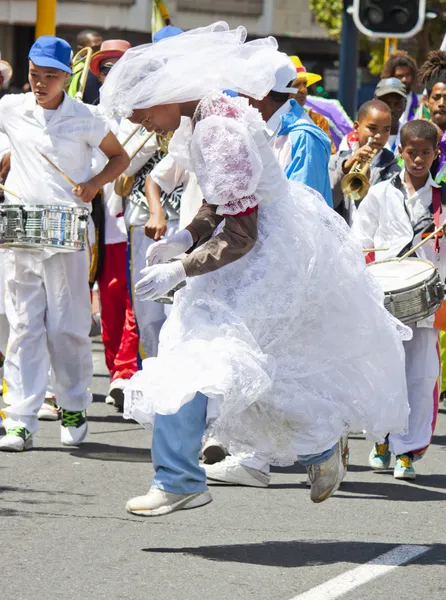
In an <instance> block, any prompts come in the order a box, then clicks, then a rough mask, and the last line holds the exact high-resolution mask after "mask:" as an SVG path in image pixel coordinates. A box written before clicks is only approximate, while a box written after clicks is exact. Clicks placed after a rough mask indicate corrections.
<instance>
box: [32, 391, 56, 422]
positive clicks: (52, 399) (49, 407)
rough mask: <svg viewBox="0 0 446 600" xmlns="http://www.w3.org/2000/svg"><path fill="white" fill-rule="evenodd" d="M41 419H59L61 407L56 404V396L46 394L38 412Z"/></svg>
mask: <svg viewBox="0 0 446 600" xmlns="http://www.w3.org/2000/svg"><path fill="white" fill-rule="evenodd" d="M37 418H38V419H39V421H57V419H58V418H59V409H58V408H57V404H56V396H45V400H44V402H43V404H42V406H41V407H40V410H39V412H38V413H37Z"/></svg>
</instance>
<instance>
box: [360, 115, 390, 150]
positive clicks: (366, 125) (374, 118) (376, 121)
mask: <svg viewBox="0 0 446 600" xmlns="http://www.w3.org/2000/svg"><path fill="white" fill-rule="evenodd" d="M391 127H392V117H391V116H390V114H389V113H388V112H387V111H383V110H378V109H376V108H372V109H371V110H369V112H368V113H367V114H366V115H365V117H363V118H362V119H361V121H359V122H358V121H355V124H354V128H355V130H356V131H357V132H358V137H359V146H360V147H362V146H365V145H366V144H367V141H368V139H369V138H373V142H372V144H371V147H372V148H373V149H374V150H378V151H379V150H382V149H383V147H384V146H385V145H386V144H387V142H388V141H389V135H390V129H391Z"/></svg>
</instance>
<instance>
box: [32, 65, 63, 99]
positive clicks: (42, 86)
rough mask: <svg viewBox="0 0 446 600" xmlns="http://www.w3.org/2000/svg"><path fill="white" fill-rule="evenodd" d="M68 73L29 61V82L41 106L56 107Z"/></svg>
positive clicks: (61, 96)
mask: <svg viewBox="0 0 446 600" xmlns="http://www.w3.org/2000/svg"><path fill="white" fill-rule="evenodd" d="M69 78H70V75H69V74H68V73H65V71H61V70H60V69H54V68H52V67H38V66H37V65H35V64H34V63H33V62H32V61H31V60H30V61H29V83H30V86H31V90H32V92H33V94H34V96H35V98H36V102H37V104H40V106H41V107H42V108H47V109H50V110H54V109H56V108H57V107H58V106H59V104H60V103H61V102H62V99H63V89H64V87H65V85H66V83H67V82H68V80H69Z"/></svg>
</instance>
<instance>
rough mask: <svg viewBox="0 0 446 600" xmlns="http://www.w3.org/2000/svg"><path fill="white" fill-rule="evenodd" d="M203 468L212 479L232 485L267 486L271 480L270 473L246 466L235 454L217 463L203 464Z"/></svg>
mask: <svg viewBox="0 0 446 600" xmlns="http://www.w3.org/2000/svg"><path fill="white" fill-rule="evenodd" d="M203 469H204V470H205V471H206V477H207V478H208V479H209V480H210V481H219V482H221V483H229V484H231V485H246V486H249V487H262V488H266V487H268V485H269V482H270V480H271V476H270V475H269V474H268V473H264V472H263V471H259V470H258V469H252V468H251V467H245V466H244V465H241V464H240V463H239V462H238V460H237V459H236V458H235V457H234V456H227V457H226V458H225V459H224V460H222V461H221V462H219V463H216V464H215V465H203Z"/></svg>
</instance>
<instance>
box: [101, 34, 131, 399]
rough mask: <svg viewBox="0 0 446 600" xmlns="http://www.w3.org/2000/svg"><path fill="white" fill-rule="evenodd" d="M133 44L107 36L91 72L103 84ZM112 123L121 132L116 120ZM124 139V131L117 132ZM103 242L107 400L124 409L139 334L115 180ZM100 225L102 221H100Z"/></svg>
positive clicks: (106, 196)
mask: <svg viewBox="0 0 446 600" xmlns="http://www.w3.org/2000/svg"><path fill="white" fill-rule="evenodd" d="M129 48H130V43H129V42H127V41H126V40H107V41H105V42H103V43H102V45H101V48H100V50H99V51H98V52H96V53H95V54H94V55H93V57H92V59H91V64H90V69H91V72H92V73H93V74H94V75H95V76H96V77H97V78H98V79H99V81H100V83H101V84H103V83H104V81H105V79H106V77H107V75H108V73H109V72H110V70H111V68H112V67H113V65H114V64H115V63H116V62H117V61H118V60H119V59H120V58H121V56H123V54H124V53H125V52H126V51H127V50H128V49H129ZM112 127H114V128H115V130H116V131H117V132H118V130H119V125H118V123H117V122H116V121H115V122H114V123H113V124H112ZM117 137H118V139H119V140H120V141H122V134H120V133H117ZM101 155H102V156H101V157H99V158H98V160H99V162H100V164H101V166H103V165H104V164H105V163H106V161H107V157H106V156H105V155H104V154H102V153H101ZM102 195H103V196H102V199H101V203H102V208H103V212H104V216H103V221H102V226H103V230H104V231H103V235H100V236H99V240H101V241H102V242H103V245H102V247H101V248H98V252H99V254H100V255H101V259H102V260H101V268H100V270H99V271H98V273H97V282H98V287H99V295H100V300H101V332H102V341H103V343H104V353H105V363H106V365H107V368H108V370H109V372H110V376H111V382H110V389H109V392H108V396H107V398H106V401H107V402H109V403H113V404H114V405H115V406H116V408H117V409H118V410H122V407H123V403H124V392H123V390H124V388H125V385H126V383H127V381H128V380H129V379H130V377H132V375H134V374H135V373H136V371H137V370H138V365H137V362H136V357H137V354H138V345H139V338H138V333H137V329H136V322H135V317H134V315H133V311H132V306H131V301H130V293H129V288H128V282H127V229H126V226H125V223H124V211H123V199H122V197H121V196H119V195H118V194H117V193H116V192H115V182H114V181H112V182H110V183H107V184H106V185H105V186H104V187H103V188H102ZM99 226H101V223H99Z"/></svg>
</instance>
